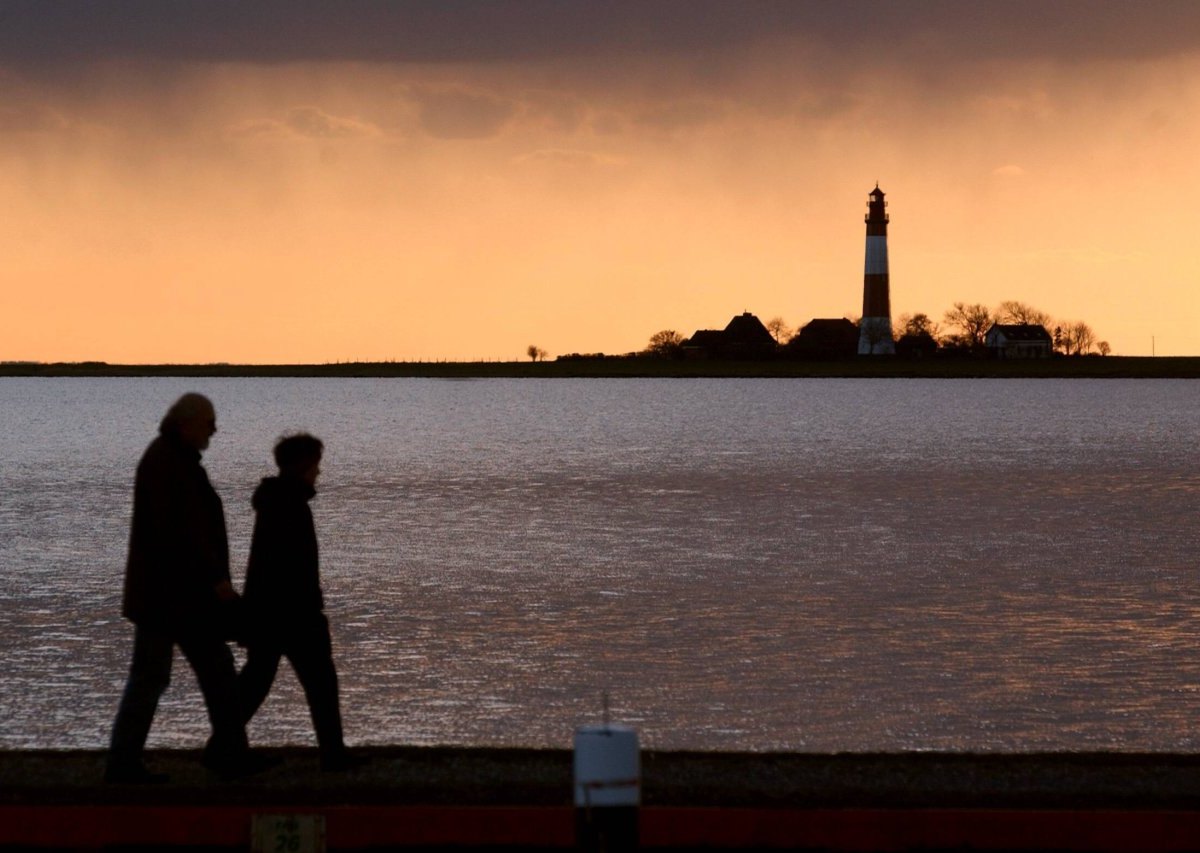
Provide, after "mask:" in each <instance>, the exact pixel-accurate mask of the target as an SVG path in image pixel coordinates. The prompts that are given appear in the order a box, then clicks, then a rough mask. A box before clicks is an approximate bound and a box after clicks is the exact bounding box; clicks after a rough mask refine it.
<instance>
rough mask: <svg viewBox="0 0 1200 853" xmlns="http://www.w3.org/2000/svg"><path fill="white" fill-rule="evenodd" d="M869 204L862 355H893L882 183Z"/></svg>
mask: <svg viewBox="0 0 1200 853" xmlns="http://www.w3.org/2000/svg"><path fill="white" fill-rule="evenodd" d="M869 199H870V200H869V201H868V202H867V265H866V269H865V271H864V274H863V309H862V322H861V323H859V327H858V328H859V333H858V354H859V355H894V354H895V352H896V345H895V344H894V343H893V342H892V302H891V297H890V296H889V295H888V254H887V226H888V215H887V202H886V201H884V200H883V190H881V189H880V188H879V184H878V183H876V184H875V189H873V190H871V195H870V196H869Z"/></svg>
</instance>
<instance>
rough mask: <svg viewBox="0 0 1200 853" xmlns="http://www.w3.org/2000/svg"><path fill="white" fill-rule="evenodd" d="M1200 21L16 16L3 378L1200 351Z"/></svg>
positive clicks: (68, 7)
mask: <svg viewBox="0 0 1200 853" xmlns="http://www.w3.org/2000/svg"><path fill="white" fill-rule="evenodd" d="M1198 164H1200V4H1197V3H1193V2H1155V0H1142V2H1128V3H1126V2H1108V1H1107V0H1089V1H1088V2H1076V0H1061V2H1050V3H1047V2H1043V1H1042V0H1037V2H1031V0H1008V1H1007V2H987V0H979V2H969V3H967V2H959V0H946V1H945V2H942V0H938V1H937V2H933V1H932V0H927V1H926V2H921V0H916V2H907V3H906V2H864V1H863V0H849V2H837V3H833V2H829V3H825V2H821V3H816V2H811V3H806V2H786V3H781V2H710V0H691V2H645V3H643V2H617V3H613V2H594V3H572V2H558V0H553V2H540V1H539V2H465V1H460V2H429V3H392V4H388V3H379V2H356V0H349V2H337V3H335V2H328V3H318V2H306V0H299V1H298V2H276V0H268V2H258V3H240V2H225V0H212V1H211V2H201V0H196V2H188V1H187V0H176V1H175V2H160V0H139V2H120V0H114V2H106V3H92V2H84V0H72V2H55V3H45V2H41V0H25V2H9V0H0V225H2V227H0V360H2V359H8V360H15V359H33V360H43V361H59V360H64V361H72V360H85V359H99V360H105V361H109V362H129V363H143V362H213V361H229V362H256V363H258V362H328V361H337V360H348V359H362V360H381V359H398V360H408V359H474V358H486V359H501V360H512V359H523V358H524V351H525V348H526V347H527V346H528V345H529V344H536V345H538V346H540V347H542V348H544V349H546V350H548V351H549V353H550V354H551V356H554V355H559V354H563V353H568V352H595V351H603V352H609V353H621V352H627V351H631V350H636V349H640V348H642V347H644V346H645V344H646V341H647V339H648V338H649V336H650V335H651V334H652V333H654V332H656V331H658V330H660V329H664V328H671V329H676V330H678V331H680V332H682V333H683V334H690V333H691V332H692V331H694V330H695V329H697V328H719V327H722V326H723V325H724V324H725V323H726V322H727V321H728V320H729V318H730V317H731V316H732V315H733V314H735V313H738V312H741V311H743V310H749V311H752V312H754V313H756V314H758V315H759V316H760V317H761V318H762V319H763V320H766V319H768V318H770V317H774V316H782V317H783V318H784V319H785V320H787V321H788V322H789V323H790V324H791V325H793V326H797V325H800V324H802V323H804V322H807V321H808V320H809V319H812V318H813V317H840V316H843V315H851V316H854V315H857V314H858V313H859V312H860V311H861V299H862V271H863V243H864V233H865V232H864V225H863V215H864V213H865V212H866V199H867V193H868V191H869V190H870V189H871V188H872V187H873V186H874V185H875V181H876V180H878V181H879V183H880V186H881V187H882V188H883V189H884V190H885V191H886V192H887V196H888V200H889V204H890V207H889V211H890V213H891V217H892V224H891V227H890V231H889V248H890V254H891V282H892V312H893V317H896V316H898V315H899V314H902V313H912V312H926V313H928V314H930V315H932V316H934V317H935V318H937V319H940V318H941V315H942V314H943V312H944V311H945V310H946V309H947V308H948V307H950V305H951V303H953V302H954V301H965V302H982V303H985V304H988V305H990V306H995V305H996V304H997V303H999V302H1000V301H1001V300H1006V299H1016V300H1021V301H1024V302H1028V303H1030V304H1032V305H1034V306H1036V307H1038V308H1041V309H1042V310H1044V311H1046V312H1048V313H1049V314H1051V315H1052V316H1053V317H1055V318H1057V319H1062V320H1085V321H1087V322H1088V323H1089V324H1091V326H1092V327H1093V328H1094V329H1095V331H1096V333H1097V337H1098V338H1099V339H1103V340H1107V341H1109V342H1110V343H1111V345H1112V348H1113V351H1114V352H1115V353H1117V354H1124V355H1149V354H1150V353H1151V346H1152V340H1153V341H1154V346H1155V350H1156V352H1157V354H1158V355H1194V354H1200V310H1198V309H1200V299H1198V297H1197V289H1198V288H1200V249H1198V248H1197V246H1198V245H1200V240H1198V239H1197V236H1196V234H1195V233H1194V232H1195V230H1196V227H1197V224H1196V211H1197V209H1198V208H1200V165H1198Z"/></svg>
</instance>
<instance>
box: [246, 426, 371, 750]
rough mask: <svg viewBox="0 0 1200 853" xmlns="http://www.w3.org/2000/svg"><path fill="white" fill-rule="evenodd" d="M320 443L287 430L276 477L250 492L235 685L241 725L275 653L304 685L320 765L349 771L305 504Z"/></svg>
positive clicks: (257, 699)
mask: <svg viewBox="0 0 1200 853" xmlns="http://www.w3.org/2000/svg"><path fill="white" fill-rule="evenodd" d="M323 449H324V445H323V444H322V443H321V440H320V439H318V438H314V437H313V436H311V435H307V434H300V435H292V436H288V437H286V438H283V439H280V441H279V442H278V443H277V444H276V445H275V462H276V463H277V464H278V465H279V476H277V477H266V478H264V479H263V481H262V482H261V483H260V484H259V486H258V489H256V490H255V492H254V499H253V505H254V510H255V520H254V535H253V538H252V539H251V542H250V561H249V564H248V566H247V568H246V588H245V591H244V593H243V598H244V602H245V609H246V616H247V630H246V638H245V643H246V653H247V655H246V665H245V666H244V667H243V668H242V671H241V672H240V673H238V678H237V689H238V700H239V703H240V707H241V711H242V716H243V719H244V720H245V721H246V722H249V721H250V718H251V717H253V716H254V713H255V712H256V711H257V710H258V708H259V706H260V705H262V703H263V700H264V699H266V697H267V693H269V692H270V690H271V684H272V683H273V682H274V681H275V673H276V671H277V670H278V669H279V660H280V658H283V657H286V658H287V659H288V661H289V662H290V663H291V665H292V668H293V669H294V670H295V671H296V676H297V678H299V680H300V684H301V686H302V687H303V688H304V695H305V697H307V699H308V708H309V712H310V713H311V714H312V721H313V728H314V729H315V730H316V733H317V744H318V746H319V748H320V753H321V768H322V769H323V770H329V771H342V770H349V769H351V768H353V767H355V766H357V765H359V764H361V763H362V759H360V758H359V757H357V756H354V755H352V754H351V753H350V752H349V751H348V750H347V749H346V745H345V743H344V741H343V740H342V715H341V710H340V708H339V705H338V681H337V672H336V670H335V669H334V666H333V646H332V644H331V642H330V638H329V620H328V619H326V618H325V613H324V608H325V602H324V599H323V597H322V595H321V579H320V576H319V571H318V555H317V533H316V528H315V526H314V525H313V516H312V510H311V509H310V508H309V506H308V502H309V501H310V500H311V499H312V497H313V496H314V495H315V494H316V482H317V476H318V475H319V474H320V471H321V468H320V463H321V452H322V450H323Z"/></svg>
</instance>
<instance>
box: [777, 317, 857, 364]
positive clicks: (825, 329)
mask: <svg viewBox="0 0 1200 853" xmlns="http://www.w3.org/2000/svg"><path fill="white" fill-rule="evenodd" d="M858 338H859V329H858V326H856V325H854V324H853V323H851V322H850V321H849V320H847V319H846V318H845V317H839V318H838V319H836V320H820V319H819V320H812V321H810V322H809V323H808V324H807V325H805V326H804V327H803V328H802V329H800V331H799V332H798V333H797V334H796V337H794V338H792V339H791V341H789V342H788V350H789V351H791V352H792V353H794V354H795V355H797V356H800V357H801V358H849V357H850V356H853V355H854V354H856V353H857V352H858Z"/></svg>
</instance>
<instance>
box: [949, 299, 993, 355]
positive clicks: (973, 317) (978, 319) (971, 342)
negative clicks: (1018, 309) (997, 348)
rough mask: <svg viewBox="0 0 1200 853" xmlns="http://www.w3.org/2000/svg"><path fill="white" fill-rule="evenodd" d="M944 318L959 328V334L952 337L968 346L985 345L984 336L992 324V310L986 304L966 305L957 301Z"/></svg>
mask: <svg viewBox="0 0 1200 853" xmlns="http://www.w3.org/2000/svg"><path fill="white" fill-rule="evenodd" d="M944 319H945V321H946V323H947V324H948V325H950V326H952V327H953V328H955V329H957V330H958V334H956V335H952V336H951V337H952V339H953V340H955V341H956V342H957V343H960V344H964V345H966V346H975V347H981V346H983V341H984V337H986V335H987V330H988V329H989V328H990V327H991V325H992V314H991V312H990V311H988V308H987V306H986V305H980V304H979V303H975V304H973V305H966V304H964V303H962V302H955V303H954V307H953V308H951V309H950V310H949V311H947V312H946V316H945V318H944Z"/></svg>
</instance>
